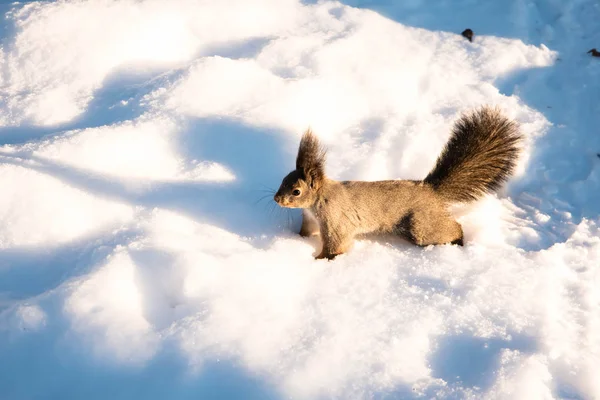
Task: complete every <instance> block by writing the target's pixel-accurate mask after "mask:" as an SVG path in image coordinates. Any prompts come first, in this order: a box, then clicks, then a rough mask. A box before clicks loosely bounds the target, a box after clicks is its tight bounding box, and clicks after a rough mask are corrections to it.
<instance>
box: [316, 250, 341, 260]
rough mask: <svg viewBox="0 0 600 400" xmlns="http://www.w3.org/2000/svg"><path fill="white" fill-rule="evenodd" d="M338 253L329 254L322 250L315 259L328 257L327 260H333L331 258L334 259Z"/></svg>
mask: <svg viewBox="0 0 600 400" xmlns="http://www.w3.org/2000/svg"><path fill="white" fill-rule="evenodd" d="M338 255H339V254H329V253H325V252H323V251H321V252H320V253H319V255H318V256H316V257H315V260H322V259H324V258H326V259H327V261H331V260H333V259H334V258H335V257H337V256H338Z"/></svg>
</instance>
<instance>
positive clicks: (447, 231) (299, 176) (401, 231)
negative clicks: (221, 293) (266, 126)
mask: <svg viewBox="0 0 600 400" xmlns="http://www.w3.org/2000/svg"><path fill="white" fill-rule="evenodd" d="M521 140H522V136H521V133H520V131H519V128H518V125H517V123H516V122H514V121H511V120H509V119H508V118H506V117H505V116H503V115H502V114H501V113H500V111H499V110H498V109H494V108H489V107H481V108H479V109H476V110H474V111H472V112H470V113H467V114H463V115H462V116H461V117H460V118H459V119H458V120H457V121H456V122H455V124H454V126H453V128H452V131H451V136H450V139H449V140H448V142H447V143H446V145H445V147H444V149H443V150H442V152H441V154H440V155H439V157H438V159H437V161H436V164H435V166H434V168H433V169H432V170H431V172H429V174H428V175H427V176H426V177H425V179H423V180H422V181H415V180H386V181H374V182H371V181H335V180H332V179H328V178H327V177H326V175H325V153H326V152H325V149H324V148H323V147H322V146H321V144H320V143H319V140H318V139H317V137H316V136H315V134H314V133H313V132H312V131H311V130H310V129H308V130H307V131H306V132H305V133H304V135H303V136H302V139H301V141H300V146H299V149H298V156H297V158H296V169H295V170H294V171H292V172H290V173H289V174H288V175H287V176H286V177H285V178H283V181H282V183H281V186H280V187H279V190H278V191H277V192H276V194H275V196H274V200H275V202H276V203H277V204H279V205H280V206H281V207H286V208H301V209H303V210H302V211H303V212H302V227H301V229H300V232H299V233H300V235H301V236H303V237H308V236H312V235H319V234H320V236H321V240H322V243H323V249H322V250H321V252H320V253H319V254H318V255H317V256H316V257H315V258H316V259H323V258H327V259H329V260H332V259H334V258H335V257H336V256H337V255H340V254H343V253H345V252H346V251H348V249H349V248H350V246H351V245H352V242H353V240H354V237H355V236H357V235H361V234H367V233H391V234H396V235H399V236H401V237H403V238H405V239H406V240H408V241H409V242H411V243H413V244H415V245H417V246H428V245H437V244H446V243H450V244H456V245H460V246H462V245H463V230H462V227H461V225H460V224H459V223H458V222H457V221H456V220H455V219H454V218H453V217H452V216H451V215H450V212H449V211H448V206H449V205H450V204H452V203H467V202H472V201H475V200H477V199H479V198H480V197H482V196H483V195H484V194H486V193H493V192H495V191H496V190H497V189H499V188H500V186H501V185H502V184H503V183H504V182H505V181H507V180H508V178H509V177H510V176H511V175H512V173H513V171H514V168H515V165H516V162H517V159H518V157H519V152H520V142H521Z"/></svg>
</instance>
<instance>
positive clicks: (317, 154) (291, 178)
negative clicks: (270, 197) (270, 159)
mask: <svg viewBox="0 0 600 400" xmlns="http://www.w3.org/2000/svg"><path fill="white" fill-rule="evenodd" d="M324 181H325V150H324V149H323V148H322V147H321V144H320V143H319V140H318V139H317V137H316V136H315V135H314V134H313V133H312V131H311V130H310V129H308V130H307V131H306V132H305V133H304V135H302V140H300V146H299V148H298V156H297V157H296V169H295V170H294V171H292V172H290V173H289V174H288V175H287V176H286V177H285V178H283V181H282V182H281V186H279V190H278V191H277V193H276V194H275V202H277V204H279V205H280V206H281V207H288V208H310V207H312V206H313V204H315V202H316V201H317V198H318V193H319V189H320V188H321V186H323V182H324Z"/></svg>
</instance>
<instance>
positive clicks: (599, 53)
mask: <svg viewBox="0 0 600 400" xmlns="http://www.w3.org/2000/svg"><path fill="white" fill-rule="evenodd" d="M587 53H588V54H591V55H592V57H600V51H598V50H596V49H591V50H590V51H588V52H587Z"/></svg>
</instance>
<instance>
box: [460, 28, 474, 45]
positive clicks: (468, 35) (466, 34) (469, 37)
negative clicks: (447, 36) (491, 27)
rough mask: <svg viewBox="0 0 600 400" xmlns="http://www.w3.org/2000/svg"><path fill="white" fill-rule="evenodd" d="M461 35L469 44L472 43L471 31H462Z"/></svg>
mask: <svg viewBox="0 0 600 400" xmlns="http://www.w3.org/2000/svg"><path fill="white" fill-rule="evenodd" d="M461 35H463V36H464V37H466V38H467V39H469V42H472V41H473V31H472V30H470V29H465V30H464V31H462V33H461Z"/></svg>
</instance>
